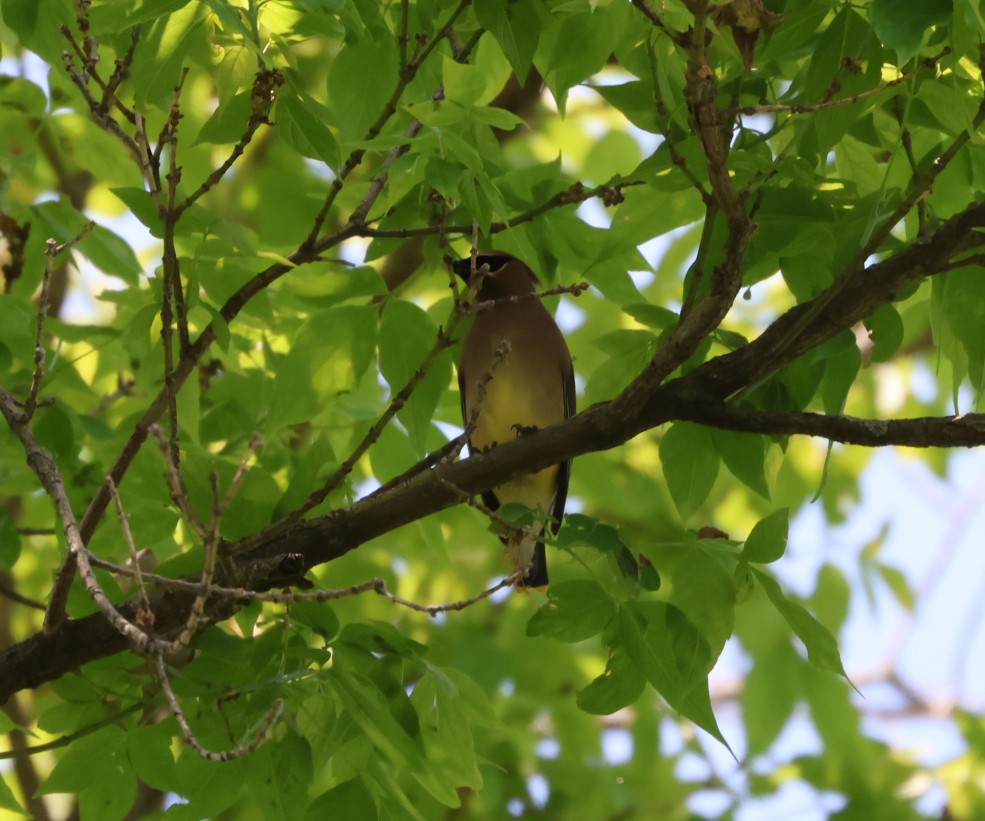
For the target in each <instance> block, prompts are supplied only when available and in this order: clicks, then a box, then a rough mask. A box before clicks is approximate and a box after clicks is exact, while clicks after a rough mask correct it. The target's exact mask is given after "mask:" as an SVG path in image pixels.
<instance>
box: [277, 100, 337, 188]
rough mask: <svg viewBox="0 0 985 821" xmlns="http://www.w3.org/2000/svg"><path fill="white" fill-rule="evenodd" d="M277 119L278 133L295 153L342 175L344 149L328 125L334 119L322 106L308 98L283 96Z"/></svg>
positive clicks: (278, 106) (278, 101) (278, 104)
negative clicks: (342, 150)
mask: <svg viewBox="0 0 985 821" xmlns="http://www.w3.org/2000/svg"><path fill="white" fill-rule="evenodd" d="M275 118H276V122H277V133H278V134H280V135H281V136H282V137H283V138H284V140H285V142H287V144H288V145H290V146H291V147H292V148H293V149H294V150H295V151H297V152H298V153H299V154H301V155H302V156H304V157H310V158H311V159H313V160H321V161H322V162H324V163H325V164H326V165H327V166H328V167H329V168H331V169H332V170H333V171H338V169H339V167H340V166H341V164H342V157H341V149H340V147H339V143H338V140H336V139H335V135H334V134H333V133H332V131H331V129H330V128H329V127H328V126H327V125H326V124H325V123H326V122H328V121H329V120H330V117H329V116H328V113H327V112H326V111H325V110H324V108H323V107H322V106H320V105H319V104H318V103H317V102H315V101H314V100H313V99H311V98H310V97H308V96H307V95H298V96H294V95H291V94H289V93H286V94H282V95H281V96H279V97H278V98H277V104H276V112H275Z"/></svg>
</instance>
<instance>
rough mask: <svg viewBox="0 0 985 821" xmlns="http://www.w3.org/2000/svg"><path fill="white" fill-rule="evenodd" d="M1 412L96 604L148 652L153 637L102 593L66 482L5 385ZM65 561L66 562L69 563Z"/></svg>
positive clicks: (0, 397) (137, 647) (0, 390)
mask: <svg viewBox="0 0 985 821" xmlns="http://www.w3.org/2000/svg"><path fill="white" fill-rule="evenodd" d="M0 413H2V414H3V416H4V417H5V418H6V420H7V424H9V425H10V429H11V430H12V431H13V432H14V434H15V435H16V436H17V438H18V439H20V440H21V444H22V445H23V446H24V451H25V453H26V454H27V461H28V464H29V465H30V466H31V468H32V470H33V471H34V473H35V475H37V477H38V479H39V480H40V481H41V486H42V487H43V488H44V489H45V492H46V493H47V494H48V496H49V497H50V498H51V500H52V502H53V503H54V505H55V510H56V511H57V513H58V518H59V520H60V521H61V524H62V530H63V531H64V533H65V537H66V538H67V539H68V547H69V550H70V551H71V553H72V554H73V556H74V563H73V565H72V566H73V568H74V567H75V566H76V565H77V566H78V570H79V573H80V574H81V576H82V582H83V584H84V585H85V588H86V592H87V593H88V594H89V597H90V598H91V599H92V600H93V601H94V602H95V603H96V606H97V607H98V608H99V610H100V611H101V612H102V614H103V615H104V616H105V617H106V618H107V620H108V621H109V622H110V623H111V624H112V625H113V627H115V628H116V630H117V631H118V632H119V633H120V634H121V635H123V636H125V637H126V638H127V639H128V640H129V641H130V642H131V644H132V645H133V647H134V649H135V650H137V652H146V650H147V649H148V648H149V647H151V646H152V645H153V644H154V639H152V638H151V637H150V636H148V635H147V633H145V632H144V631H143V630H141V629H140V628H139V627H137V626H136V625H135V624H133V623H132V622H130V621H128V620H127V619H126V618H125V617H124V616H123V615H122V614H121V613H120V611H119V610H117V609H116V607H115V606H114V605H113V604H112V602H110V600H109V599H108V598H107V596H106V594H105V593H104V592H103V589H102V587H100V585H99V581H98V580H97V579H96V576H95V574H94V573H93V572H92V566H91V565H90V563H89V556H88V551H87V550H86V548H85V544H84V543H83V541H82V537H81V535H80V532H79V526H78V523H77V521H76V519H75V513H74V512H73V511H72V505H71V502H69V499H68V495H67V494H66V492H65V485H64V482H63V481H62V477H61V472H60V471H59V469H58V465H57V464H56V463H55V460H54V458H53V457H52V455H51V453H50V452H49V451H48V450H47V449H46V448H44V447H42V446H41V445H40V444H39V442H38V440H37V439H36V438H35V436H34V433H33V431H32V430H31V428H30V425H29V424H28V420H27V419H25V418H24V416H23V414H21V413H20V411H19V410H18V408H17V401H16V400H15V399H14V397H13V396H12V395H11V394H10V393H8V392H7V391H6V390H4V389H3V388H0ZM65 564H66V565H67V564H68V562H66V563H65ZM64 566H65V565H63V567H64ZM50 611H51V608H50V605H49V611H48V612H49V613H50ZM46 627H47V624H46Z"/></svg>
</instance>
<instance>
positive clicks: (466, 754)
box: [411, 675, 482, 807]
mask: <svg viewBox="0 0 985 821" xmlns="http://www.w3.org/2000/svg"><path fill="white" fill-rule="evenodd" d="M450 683H451V682H450V680H449V679H447V678H446V677H444V676H441V675H439V676H437V677H435V676H432V675H428V676H425V677H424V678H423V679H421V681H419V682H418V683H417V686H415V687H414V692H413V694H412V695H411V701H412V702H413V704H414V707H415V709H416V710H417V714H418V717H419V720H420V724H421V729H422V731H423V732H422V738H423V739H424V747H425V751H426V753H427V766H426V767H425V768H424V769H423V771H422V772H420V773H418V775H417V780H418V781H419V782H420V783H421V785H422V786H423V787H424V788H425V789H426V790H427V791H428V792H430V793H431V795H433V796H434V797H435V798H436V799H438V801H440V802H441V803H442V804H444V805H445V806H448V807H459V806H461V803H462V801H461V797H460V794H459V790H461V789H463V788H468V789H472V790H479V789H481V787H482V776H481V775H480V774H479V766H478V761H477V759H476V754H475V742H474V740H473V738H472V731H471V729H470V728H469V723H468V721H467V719H466V715H465V712H464V711H463V709H462V706H461V705H460V704H459V702H458V694H457V692H456V691H455V689H454V687H452V689H451V691H449V689H448V688H447V685H448V684H450ZM439 685H443V686H439Z"/></svg>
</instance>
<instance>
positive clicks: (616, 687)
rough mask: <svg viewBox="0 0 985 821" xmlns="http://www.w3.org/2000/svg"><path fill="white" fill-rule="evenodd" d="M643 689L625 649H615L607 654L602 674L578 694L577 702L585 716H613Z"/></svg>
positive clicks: (633, 699) (641, 679) (636, 697)
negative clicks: (588, 714)
mask: <svg viewBox="0 0 985 821" xmlns="http://www.w3.org/2000/svg"><path fill="white" fill-rule="evenodd" d="M645 688H646V677H645V676H644V675H643V673H642V672H641V671H640V668H639V667H638V666H637V665H636V663H635V662H634V661H633V660H632V659H631V658H630V657H629V655H628V654H627V652H626V650H625V649H623V648H622V647H617V648H615V649H613V650H612V651H611V652H610V653H609V660H608V662H607V663H606V665H605V672H604V673H602V675H600V676H599V677H598V678H596V679H595V680H594V681H592V682H591V683H590V684H589V685H588V686H587V687H585V688H584V689H583V690H581V691H580V692H579V693H578V696H577V703H578V706H579V707H581V709H582V710H584V711H585V712H586V713H591V714H592V715H597V716H604V715H612V713H614V712H616V711H617V710H621V709H622V708H623V707H628V706H629V705H630V704H633V703H635V701H636V700H637V699H638V698H639V697H640V696H641V695H643V690H644V689H645Z"/></svg>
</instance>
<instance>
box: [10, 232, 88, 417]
mask: <svg viewBox="0 0 985 821" xmlns="http://www.w3.org/2000/svg"><path fill="white" fill-rule="evenodd" d="M95 225H96V223H95V222H93V221H92V220H90V221H89V222H87V223H86V224H85V226H84V227H83V228H82V230H81V231H79V233H78V234H76V235H75V236H74V237H73V238H72V239H70V240H68V241H66V242H62V243H57V242H55V240H53V239H48V240H47V242H46V248H45V252H44V253H45V264H44V274H43V275H42V278H41V295H40V296H39V297H38V322H37V330H36V332H35V337H34V373H33V375H32V377H31V388H30V390H29V391H28V394H27V399H26V400H25V402H24V415H25V416H26V417H27V418H28V419H31V418H32V417H33V416H34V411H35V410H37V406H38V394H40V392H41V380H42V379H43V378H44V360H45V351H44V321H45V317H47V315H48V290H49V287H50V285H51V275H52V272H53V270H54V267H55V259H56V258H57V257H59V256H61V255H62V254H63V253H64V252H65V251H67V250H69V249H70V248H72V247H74V246H75V245H76V244H77V243H79V242H80V241H81V240H82V239H84V238H85V236H86V234H88V233H89V232H90V231H91V230H92V229H93V228H94V227H95Z"/></svg>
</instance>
